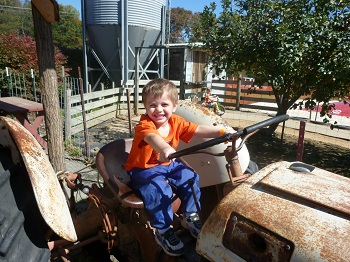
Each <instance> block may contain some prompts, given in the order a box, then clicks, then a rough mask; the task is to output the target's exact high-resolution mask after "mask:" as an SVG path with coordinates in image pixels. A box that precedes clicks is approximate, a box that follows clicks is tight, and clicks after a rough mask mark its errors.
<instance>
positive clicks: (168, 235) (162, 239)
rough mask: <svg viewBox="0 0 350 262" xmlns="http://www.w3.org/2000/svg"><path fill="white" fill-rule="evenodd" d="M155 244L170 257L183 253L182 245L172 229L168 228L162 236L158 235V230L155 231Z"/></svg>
mask: <svg viewBox="0 0 350 262" xmlns="http://www.w3.org/2000/svg"><path fill="white" fill-rule="evenodd" d="M156 242H157V243H158V245H160V246H161V247H162V248H163V250H164V252H165V253H167V254H168V255H170V256H181V255H182V254H184V253H185V247H184V244H183V243H182V241H181V240H180V239H179V238H178V237H177V235H176V234H175V232H174V229H173V228H170V229H169V230H168V231H166V232H165V233H163V234H160V233H158V230H156Z"/></svg>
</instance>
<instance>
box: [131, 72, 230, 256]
mask: <svg viewBox="0 0 350 262" xmlns="http://www.w3.org/2000/svg"><path fill="white" fill-rule="evenodd" d="M142 101H143V103H144V106H145V109H146V114H145V115H142V116H141V119H140V122H139V123H138V125H136V126H135V137H134V140H133V144H132V148H131V151H130V154H129V157H128V160H127V163H126V164H125V168H126V170H127V171H128V173H129V174H130V178H131V183H132V186H133V188H135V189H137V190H138V191H139V192H140V194H141V196H142V198H143V202H144V205H145V208H146V210H147V211H148V212H149V213H150V215H151V218H150V223H151V225H152V227H154V228H155V229H156V235H155V238H156V241H157V243H158V244H159V245H160V246H162V248H163V250H164V251H165V252H166V253H167V254H169V255H173V256H179V255H181V254H183V252H184V244H183V243H182V241H181V240H180V239H179V238H178V237H177V236H176V234H175V233H174V230H173V228H172V227H171V224H172V221H173V211H172V207H171V198H172V196H173V191H172V187H171V186H170V185H169V184H168V183H167V180H168V181H169V183H170V184H172V185H174V187H175V188H176V193H177V195H178V196H179V198H180V199H181V211H182V212H183V215H184V221H183V222H184V225H185V226H186V227H187V228H188V229H189V230H190V233H191V235H192V236H193V237H194V238H197V236H198V234H199V232H200V230H201V228H202V225H201V223H200V221H199V217H198V214H197V210H196V205H195V201H194V198H193V195H192V191H191V187H190V186H189V185H188V182H187V181H188V180H189V179H193V180H194V191H195V194H196V195H197V197H198V199H199V197H200V194H201V192H200V189H199V177H198V175H197V174H196V173H195V172H194V171H193V170H192V169H191V168H189V167H187V166H186V165H185V164H184V163H182V162H181V161H180V160H178V159H169V155H170V154H172V153H174V152H176V148H177V146H178V144H179V140H180V139H181V140H183V141H184V142H186V143H188V142H189V141H190V140H191V138H192V137H193V136H198V137H205V138H214V137H218V136H220V135H223V134H224V133H225V130H224V129H220V128H219V127H211V126H203V125H197V124H195V123H191V122H187V121H186V120H185V119H183V118H182V117H180V116H178V115H175V114H173V113H174V112H175V110H176V107H177V104H178V92H177V88H176V86H175V85H174V84H173V83H172V82H170V81H168V80H166V79H163V78H159V79H155V80H152V81H150V82H149V83H148V84H147V85H145V87H144V88H143V90H142Z"/></svg>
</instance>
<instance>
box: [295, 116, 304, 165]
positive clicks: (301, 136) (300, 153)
mask: <svg viewBox="0 0 350 262" xmlns="http://www.w3.org/2000/svg"><path fill="white" fill-rule="evenodd" d="M305 125H306V122H305V121H300V127H299V138H298V148H297V157H296V160H297V161H302V159H303V152H304V135H305Z"/></svg>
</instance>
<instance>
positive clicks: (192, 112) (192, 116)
mask: <svg viewBox="0 0 350 262" xmlns="http://www.w3.org/2000/svg"><path fill="white" fill-rule="evenodd" d="M175 113H176V114H178V115H180V116H182V117H183V118H185V119H186V120H187V121H191V122H194V123H197V124H200V125H208V126H219V127H224V128H225V129H227V130H231V131H232V132H234V130H233V128H232V127H231V126H229V125H228V124H227V122H225V121H224V120H223V119H222V118H221V117H220V116H218V115H216V114H215V113H213V112H212V111H211V110H209V109H208V108H206V107H204V106H201V105H198V104H195V103H192V102H189V101H184V100H181V101H179V106H178V107H177V109H176V112H175ZM206 140H208V139H206V138H200V137H193V138H192V140H191V141H190V142H189V143H188V144H186V143H183V142H180V144H179V147H178V150H181V149H184V148H187V147H190V146H193V145H197V144H199V143H202V142H204V141H206ZM240 141H241V140H240V139H239V140H238V141H237V144H238V143H240ZM227 146H231V143H228V144H220V145H216V146H213V147H210V148H208V149H206V151H209V152H210V153H212V154H218V153H223V152H224V150H225V149H226V147H227ZM238 157H239V161H240V164H241V169H242V170H243V172H244V171H245V170H246V169H247V167H248V164H249V161H250V157H249V152H248V149H247V147H246V146H245V145H244V146H243V148H242V149H241V150H240V151H239V152H238ZM183 158H184V159H185V160H186V162H188V163H189V164H190V165H191V167H192V168H193V169H194V170H196V172H197V173H198V174H199V175H200V185H201V187H206V186H211V185H217V184H221V183H224V182H227V181H230V179H229V176H228V174H227V170H226V160H225V157H224V156H213V155H209V154H203V153H198V154H194V155H189V156H184V157H183Z"/></svg>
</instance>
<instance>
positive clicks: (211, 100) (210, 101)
mask: <svg viewBox="0 0 350 262" xmlns="http://www.w3.org/2000/svg"><path fill="white" fill-rule="evenodd" d="M215 100H216V95H212V94H211V90H210V88H207V89H206V90H205V106H206V107H209V108H210V107H214V110H215V112H217V114H218V115H223V112H221V111H220V110H219V107H218V104H217V103H216V102H215Z"/></svg>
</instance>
